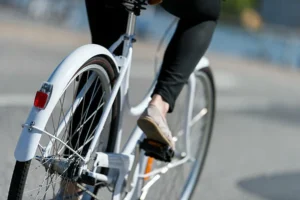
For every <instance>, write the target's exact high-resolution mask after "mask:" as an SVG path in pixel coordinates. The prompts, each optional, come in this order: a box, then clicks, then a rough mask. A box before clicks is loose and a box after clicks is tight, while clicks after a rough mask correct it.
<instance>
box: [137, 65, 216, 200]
mask: <svg viewBox="0 0 300 200" xmlns="http://www.w3.org/2000/svg"><path fill="white" fill-rule="evenodd" d="M194 73H195V77H196V88H195V96H194V101H193V105H192V119H191V121H190V122H189V127H190V133H189V134H188V135H186V133H185V131H184V121H185V119H184V116H185V115H184V113H186V109H187V108H186V106H185V105H186V104H187V103H186V102H187V100H186V98H185V97H186V95H187V94H188V91H187V90H186V88H184V89H183V91H182V92H181V94H180V96H179V98H178V100H177V103H176V106H175V110H174V112H173V113H172V114H170V116H169V117H168V123H169V127H170V129H171V131H172V133H173V137H174V139H175V142H176V143H175V144H176V152H177V153H176V154H177V156H176V157H175V158H173V160H172V162H171V163H163V162H159V161H154V162H153V160H152V161H151V158H149V161H148V164H147V167H146V173H147V174H148V175H151V173H152V175H151V176H150V177H149V178H146V179H144V181H143V186H144V187H143V188H142V196H141V199H150V200H158V199H162V200H164V199H183V200H186V199H191V198H192V196H193V193H194V189H195V187H196V185H197V182H198V179H199V177H200V175H201V172H202V169H203V167H204V163H205V159H206V155H207V152H208V147H209V143H210V138H211V134H212V130H213V122H214V114H215V87H214V80H213V75H212V72H211V70H210V68H208V67H207V68H203V69H201V70H199V71H196V72H194ZM152 162H153V163H152ZM151 163H152V166H151ZM149 169H151V170H149ZM155 172H160V173H159V174H157V173H155Z"/></svg>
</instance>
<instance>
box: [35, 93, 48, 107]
mask: <svg viewBox="0 0 300 200" xmlns="http://www.w3.org/2000/svg"><path fill="white" fill-rule="evenodd" d="M47 101H48V94H47V93H44V92H41V91H37V92H36V95H35V99H34V106H35V107H37V108H40V109H44V108H45V107H46V104H47Z"/></svg>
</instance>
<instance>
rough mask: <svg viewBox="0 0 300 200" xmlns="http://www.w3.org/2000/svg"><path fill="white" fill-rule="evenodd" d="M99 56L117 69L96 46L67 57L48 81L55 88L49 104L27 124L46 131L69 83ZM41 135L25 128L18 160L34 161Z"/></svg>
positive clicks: (113, 62)
mask: <svg viewBox="0 0 300 200" xmlns="http://www.w3.org/2000/svg"><path fill="white" fill-rule="evenodd" d="M97 55H104V56H106V57H108V58H109V59H110V62H111V63H112V64H113V65H114V67H116V68H117V66H118V65H117V62H116V60H115V59H114V57H113V55H112V54H111V53H110V52H109V51H108V50H107V49H106V48H104V47H102V46H99V45H95V44H88V45H84V46H82V47H79V48H78V49H76V50H75V51H74V52H72V53H71V54H70V55H69V56H68V57H66V58H65V59H64V60H63V61H62V62H61V63H60V64H59V65H58V67H57V68H56V69H55V71H54V72H53V73H52V74H51V76H50V78H49V79H48V81H47V83H49V84H51V85H52V86H53V87H52V93H51V96H50V99H49V101H48V104H47V106H46V108H45V109H44V110H40V109H38V108H35V107H33V108H32V110H31V112H30V114H29V116H28V118H27V120H26V124H27V125H30V124H31V125H33V126H34V127H37V128H38V129H40V130H44V128H45V126H46V124H47V121H48V119H49V117H50V115H51V113H52V110H53V109H54V107H55V106H56V104H57V102H58V101H59V99H60V97H61V95H62V94H63V92H64V90H65V88H66V87H67V85H68V83H69V81H70V80H71V79H72V78H73V76H74V74H76V73H77V72H78V71H80V68H81V67H82V66H83V65H84V63H86V61H88V60H89V59H90V58H92V57H94V56H97ZM117 69H118V68H117ZM41 135H42V133H41V132H40V131H38V130H36V129H34V128H33V129H31V128H30V127H28V126H25V127H23V130H22V133H21V136H20V138H19V141H18V143H17V147H16V149H15V158H16V160H18V161H23V162H24V161H28V160H30V159H32V158H33V157H34V155H35V153H36V149H37V147H38V144H39V140H40V138H41Z"/></svg>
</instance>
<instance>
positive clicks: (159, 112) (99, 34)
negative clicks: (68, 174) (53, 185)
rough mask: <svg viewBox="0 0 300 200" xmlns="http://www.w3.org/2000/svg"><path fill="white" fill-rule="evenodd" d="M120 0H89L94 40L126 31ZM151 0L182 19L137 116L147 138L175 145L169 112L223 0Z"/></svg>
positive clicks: (107, 40)
mask: <svg viewBox="0 0 300 200" xmlns="http://www.w3.org/2000/svg"><path fill="white" fill-rule="evenodd" d="M121 2H122V0H86V8H87V14H88V21H89V26H90V31H91V36H92V43H94V44H99V45H102V46H104V47H106V48H109V47H110V46H111V45H112V44H113V42H115V41H116V40H117V39H118V38H119V37H120V36H121V35H122V34H123V33H124V32H125V31H126V26H127V18H128V12H127V11H126V10H125V9H124V7H123V6H122V4H121ZM148 2H149V4H151V5H154V4H161V6H162V7H163V8H164V9H165V10H166V11H168V12H169V13H171V14H173V15H175V16H176V17H178V18H179V22H178V26H177V28H176V31H175V33H174V35H173V37H172V39H171V41H170V43H169V45H168V47H167V49H166V52H165V55H164V59H163V63H162V69H161V72H160V75H159V77H158V81H157V85H156V87H155V90H154V92H153V94H152V100H151V102H150V103H149V106H148V108H147V109H146V110H145V111H144V113H143V114H142V115H141V116H140V118H139V119H138V125H139V127H140V128H141V129H142V130H143V132H144V133H145V134H146V136H147V138H150V139H153V140H156V141H159V142H161V143H164V144H167V145H170V147H171V148H173V149H174V148H175V147H174V142H173V140H172V134H171V131H170V129H169V127H168V124H167V121H166V115H167V113H171V112H172V111H173V109H174V106H175V101H176V99H177V97H178V95H179V93H180V91H181V90H182V88H183V86H184V84H185V83H186V82H187V80H188V78H189V76H190V75H191V73H192V72H193V71H194V68H195V67H196V65H197V63H198V62H199V60H200V59H201V57H202V56H203V55H204V53H205V52H206V50H207V48H208V46H209V44H210V41H211V39H212V36H213V32H214V30H215V27H216V24H217V20H218V17H219V13H220V7H221V0H163V1H162V0H148ZM107 19H109V20H107ZM121 51H122V49H121V48H118V49H117V50H116V52H115V53H116V54H118V55H120V54H121V53H122V52H121ZM62 184H63V183H62ZM62 188H64V187H63V186H62ZM74 193H77V195H76V196H77V197H75V196H73V195H72V197H71V198H68V199H73V200H75V199H76V200H77V199H81V195H80V194H81V193H82V192H81V191H80V189H79V188H77V187H76V186H75V185H73V184H69V185H68V186H67V188H65V191H62V192H61V193H60V194H59V195H58V199H64V198H65V197H66V196H65V195H67V194H74ZM63 194H64V195H63ZM67 196H68V195H67Z"/></svg>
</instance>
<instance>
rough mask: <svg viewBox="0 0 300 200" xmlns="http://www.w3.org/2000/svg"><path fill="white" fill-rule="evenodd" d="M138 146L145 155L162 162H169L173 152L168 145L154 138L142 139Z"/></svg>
mask: <svg viewBox="0 0 300 200" xmlns="http://www.w3.org/2000/svg"><path fill="white" fill-rule="evenodd" d="M140 147H141V149H143V150H144V151H145V155H146V156H149V157H152V158H154V159H156V160H160V161H164V162H171V160H172V158H173V157H174V154H175V152H174V150H173V149H172V148H171V147H170V146H169V145H166V144H163V143H160V142H157V141H155V140H150V139H144V140H143V141H142V142H141V143H140Z"/></svg>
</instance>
